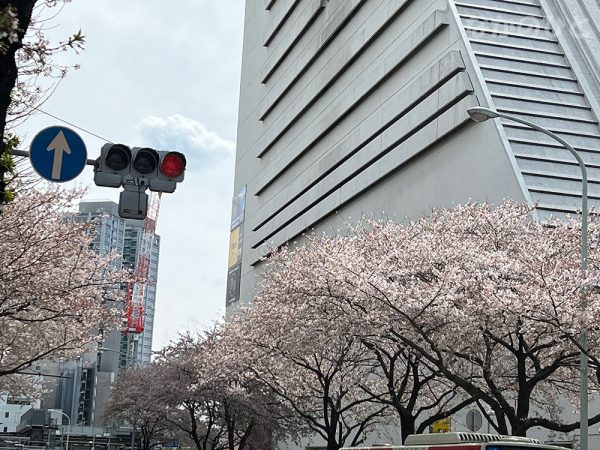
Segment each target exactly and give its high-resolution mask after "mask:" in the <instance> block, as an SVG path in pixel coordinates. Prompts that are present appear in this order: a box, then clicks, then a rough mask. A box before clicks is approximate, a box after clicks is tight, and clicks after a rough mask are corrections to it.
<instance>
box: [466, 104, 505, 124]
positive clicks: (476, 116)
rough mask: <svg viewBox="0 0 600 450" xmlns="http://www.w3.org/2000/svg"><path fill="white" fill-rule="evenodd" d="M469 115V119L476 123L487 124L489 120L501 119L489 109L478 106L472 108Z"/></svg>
mask: <svg viewBox="0 0 600 450" xmlns="http://www.w3.org/2000/svg"><path fill="white" fill-rule="evenodd" d="M467 113H468V114H469V117H470V118H471V119H473V120H474V121H475V122H485V121H486V120H489V119H495V118H497V117H500V115H499V114H498V113H497V112H496V111H494V110H491V109H489V108H484V107H482V106H477V107H475V108H470V109H469V110H468V111H467Z"/></svg>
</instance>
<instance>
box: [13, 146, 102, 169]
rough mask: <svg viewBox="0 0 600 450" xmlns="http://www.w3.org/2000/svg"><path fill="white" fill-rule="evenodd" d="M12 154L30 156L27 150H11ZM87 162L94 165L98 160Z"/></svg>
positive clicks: (87, 160) (88, 160)
mask: <svg viewBox="0 0 600 450" xmlns="http://www.w3.org/2000/svg"><path fill="white" fill-rule="evenodd" d="M10 154H11V155H14V156H22V157H23V158H29V152H28V151H26V150H11V151H10ZM85 164H86V165H88V166H93V165H94V164H96V160H95V159H86V161H85Z"/></svg>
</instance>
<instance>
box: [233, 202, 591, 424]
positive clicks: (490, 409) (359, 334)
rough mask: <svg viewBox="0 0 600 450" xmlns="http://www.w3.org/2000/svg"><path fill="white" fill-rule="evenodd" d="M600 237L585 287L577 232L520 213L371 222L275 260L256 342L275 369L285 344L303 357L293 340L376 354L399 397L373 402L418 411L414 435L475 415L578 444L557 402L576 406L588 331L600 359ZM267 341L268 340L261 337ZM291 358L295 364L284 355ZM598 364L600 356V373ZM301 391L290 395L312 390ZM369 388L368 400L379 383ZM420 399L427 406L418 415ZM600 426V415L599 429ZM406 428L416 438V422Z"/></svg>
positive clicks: (457, 212)
mask: <svg viewBox="0 0 600 450" xmlns="http://www.w3.org/2000/svg"><path fill="white" fill-rule="evenodd" d="M599 231H600V228H599V227H598V225H597V224H596V223H593V224H592V225H591V226H590V230H589V234H590V242H592V249H591V253H590V269H589V270H588V271H587V272H586V273H583V272H582V270H581V263H580V250H579V245H580V244H579V242H580V229H579V225H578V222H577V221H576V220H575V221H570V220H550V221H547V222H546V223H543V224H541V223H539V222H536V221H534V220H532V217H531V210H530V209H529V208H528V207H527V206H525V205H519V204H514V203H512V202H505V203H504V204H502V205H499V206H497V207H495V208H492V207H491V206H490V205H486V204H468V205H464V206H457V207H455V208H452V209H441V210H436V211H434V212H433V213H432V214H430V215H429V216H427V217H424V218H422V219H420V220H417V221H414V222H411V223H408V224H397V223H393V222H391V221H373V220H367V221H366V222H365V223H364V224H363V225H362V226H361V227H357V228H354V229H351V232H350V233H349V235H347V236H339V235H338V236H332V237H330V236H312V237H309V238H308V243H307V244H306V245H300V246H293V247H291V248H284V249H281V250H279V251H277V252H274V254H273V255H272V257H271V259H270V262H271V266H270V267H269V268H267V269H266V273H265V276H264V281H263V283H262V284H261V286H260V289H261V290H260V293H259V294H258V296H257V298H256V302H255V303H258V307H256V308H251V309H250V311H249V312H247V313H246V315H247V316H249V317H250V318H251V320H250V321H248V323H246V325H245V326H246V330H247V331H246V334H247V338H246V339H249V338H250V339H251V340H252V342H253V343H254V345H255V347H256V348H258V349H261V348H263V349H264V348H266V349H268V350H269V351H270V352H271V354H273V355H277V354H278V353H277V350H276V349H278V348H280V347H281V346H282V343H285V345H292V344H291V343H287V341H286V339H289V340H290V341H291V342H292V343H297V345H298V346H299V347H300V348H304V349H305V350H306V349H308V350H306V351H307V352H308V354H310V353H311V351H313V349H315V348H320V345H321V341H320V337H321V336H325V337H326V340H328V341H330V340H333V342H335V339H336V336H338V337H337V339H340V336H343V337H344V339H350V337H351V338H352V339H355V340H358V341H359V342H360V343H361V344H363V345H364V346H366V347H367V348H370V349H371V350H372V351H373V352H374V353H375V356H376V359H377V361H378V363H379V367H378V369H377V370H375V371H374V373H377V374H378V375H379V376H382V377H384V379H387V380H388V382H389V383H388V387H389V386H390V385H391V386H393V388H391V389H389V391H388V394H389V396H388V397H387V398H384V397H382V396H381V391H380V390H377V389H375V390H371V389H369V391H370V392H371V393H372V394H373V400H374V401H381V400H382V399H383V400H384V402H388V403H390V404H392V405H394V407H395V409H396V411H397V412H398V413H399V415H400V417H403V413H402V410H403V409H405V410H407V411H409V412H410V414H404V416H405V417H404V418H405V419H410V416H412V417H413V418H414V419H415V420H414V421H413V424H415V423H417V422H419V423H420V422H422V421H426V420H427V417H428V416H429V417H436V416H437V417H439V415H447V414H449V413H452V412H453V411H455V410H456V409H457V408H460V407H461V406H464V404H465V403H463V402H466V403H467V402H469V401H470V402H474V403H476V404H477V405H479V406H480V409H481V410H482V412H483V413H484V414H485V415H487V417H488V419H489V420H490V421H491V422H492V424H493V425H494V426H495V428H496V429H497V430H498V431H499V432H501V433H505V434H515V435H524V434H526V433H527V431H528V430H530V429H531V428H532V427H538V426H539V427H544V428H547V429H549V430H555V431H561V432H567V431H571V430H574V429H576V428H578V427H579V423H577V422H568V423H566V422H564V419H563V417H564V416H563V415H562V412H563V411H562V410H561V407H560V403H559V401H558V400H559V398H564V397H566V398H572V397H573V395H574V394H575V393H576V392H577V389H578V381H577V378H578V377H577V375H578V358H579V351H580V349H579V347H578V345H577V338H578V337H579V334H580V333H581V330H582V329H583V327H586V328H588V329H589V330H590V339H591V341H592V343H591V344H590V348H591V349H592V350H591V353H594V352H597V351H598V350H597V349H598V348H600V346H598V342H597V341H598V335H597V334H598V333H597V327H596V325H595V324H596V323H597V321H598V312H599V311H600V300H599V295H598V289H597V288H592V286H596V284H597V280H598V276H599V271H598V269H599V268H600V264H599V260H598V238H599V237H600V234H599ZM583 288H585V289H583ZM582 292H585V293H586V294H585V301H583V299H582V294H581V293H582ZM264 299H268V300H264ZM269 300H270V301H269ZM261 303H265V305H266V306H261ZM281 305H283V306H281ZM290 305H293V306H290ZM308 309H311V311H309V312H307V310H308ZM253 310H255V311H256V312H254V313H253V312H252V311H253ZM316 311H320V314H321V322H319V313H317V312H316ZM302 316H306V317H308V319H307V320H308V321H305V320H304V319H302ZM253 323H254V324H255V325H254V326H253V325H252V324H253ZM298 323H299V324H300V325H295V324H298ZM258 324H260V325H258ZM252 327H253V328H252ZM257 328H258V329H259V330H262V329H263V328H264V329H266V331H262V334H256V333H258V332H256V331H255V329H257ZM283 330H291V332H290V333H289V335H286V334H285V333H284V331H283ZM238 335H239V336H242V335H243V333H242V332H238ZM255 335H256V337H254V336H255ZM274 349H275V350H274ZM286 352H289V354H293V353H292V352H291V351H290V350H288V348H287V347H283V350H280V351H279V353H282V354H285V353H286ZM267 354H269V353H268V352H267ZM395 358H398V360H396V359H395ZM599 360H600V359H598V358H597V357H595V356H594V355H592V363H593V367H594V368H597V367H598V366H597V362H598V361H599ZM396 361H398V362H399V364H400V365H399V367H400V368H402V370H400V371H397V368H396V367H395V366H393V365H392V364H391V363H394V364H395V363H396ZM417 363H418V366H415V364H417ZM266 366H267V367H268V365H266ZM288 366H290V367H291V366H292V364H290V363H288ZM417 367H418V369H417ZM392 368H393V370H392ZM411 368H412V371H411ZM288 370H289V369H288ZM392 372H394V373H392ZM258 373H259V375H260V376H264V375H263V374H261V373H260V372H258ZM267 373H269V372H267ZM282 373H283V368H282ZM405 373H412V374H415V375H414V376H410V377H405V376H403V374H405ZM354 374H355V375H357V372H356V371H355V372H354ZM429 377H431V378H429ZM298 378H300V379H297V378H294V377H289V376H288V381H289V382H290V383H292V380H293V381H294V382H296V383H301V382H305V380H306V378H307V376H301V377H298ZM358 378H359V379H356V380H355V383H354V384H355V385H356V386H361V385H363V386H364V383H365V380H372V379H373V378H372V376H366V375H363V376H362V378H361V377H360V376H358ZM596 378H597V377H596ZM424 380H427V381H426V382H425V383H424V384H423V385H422V386H421V381H424ZM592 381H596V382H597V381H598V380H597V379H596V380H594V379H593V380H592ZM397 387H399V388H400V389H401V390H400V391H397ZM416 388H418V390H417V391H415V389H416ZM597 389H598V384H597V383H596V385H595V386H593V390H594V392H597ZM281 390H282V391H283V389H281ZM453 391H454V392H456V393H457V394H458V395H457V396H456V397H454V398H452V392H453ZM416 392H418V394H416ZM400 393H401V394H403V395H398V394H400ZM413 394H415V395H416V397H417V399H418V401H417V402H416V404H415V405H414V406H411V405H412V403H411V398H412V396H413ZM465 396H466V398H465ZM396 405H397V406H396ZM415 413H418V414H415ZM490 413H493V416H492V414H490ZM598 421H600V415H596V416H594V417H593V418H592V419H591V423H597V422H598ZM403 425H404V426H405V427H407V428H408V429H409V430H410V429H411V425H410V421H407V420H404V421H403ZM416 430H418V431H422V430H423V427H422V426H421V427H417V428H416ZM411 431H412V430H411Z"/></svg>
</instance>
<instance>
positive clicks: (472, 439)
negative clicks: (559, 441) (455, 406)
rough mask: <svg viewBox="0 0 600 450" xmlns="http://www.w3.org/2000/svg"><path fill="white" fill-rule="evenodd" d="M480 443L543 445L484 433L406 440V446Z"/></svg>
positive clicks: (439, 435)
mask: <svg viewBox="0 0 600 450" xmlns="http://www.w3.org/2000/svg"><path fill="white" fill-rule="evenodd" d="M480 442H523V443H529V444H541V441H539V440H537V439H532V438H527V437H517V436H502V435H498V434H483V433H464V432H462V433H433V434H411V435H410V436H408V437H407V438H406V442H405V443H404V445H406V446H413V445H414V446H416V445H431V444H437V445H441V444H465V443H468V444H476V443H480Z"/></svg>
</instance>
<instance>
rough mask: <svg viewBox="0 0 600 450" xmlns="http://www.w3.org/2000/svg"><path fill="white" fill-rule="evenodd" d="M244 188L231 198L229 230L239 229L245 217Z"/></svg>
mask: <svg viewBox="0 0 600 450" xmlns="http://www.w3.org/2000/svg"><path fill="white" fill-rule="evenodd" d="M246 190H247V188H246V186H244V187H242V188H241V189H240V191H239V192H238V194H237V195H235V196H234V197H233V205H232V208H231V230H233V229H234V228H237V227H239V226H240V225H241V224H242V223H243V222H244V218H245V216H246Z"/></svg>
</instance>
